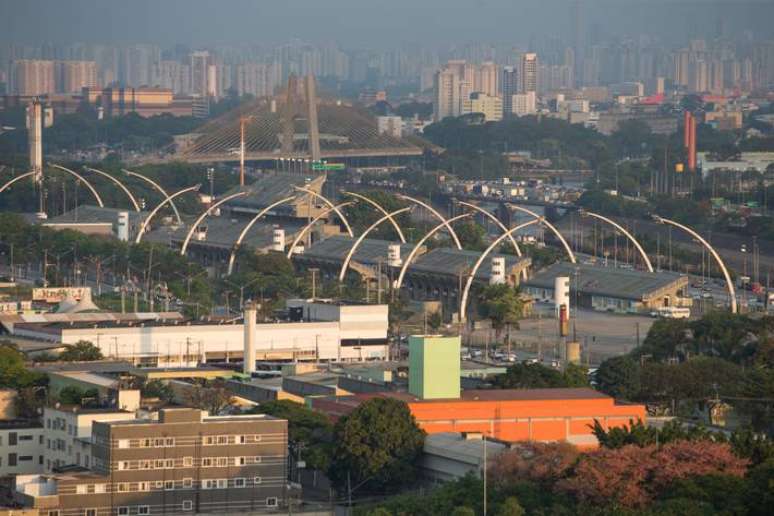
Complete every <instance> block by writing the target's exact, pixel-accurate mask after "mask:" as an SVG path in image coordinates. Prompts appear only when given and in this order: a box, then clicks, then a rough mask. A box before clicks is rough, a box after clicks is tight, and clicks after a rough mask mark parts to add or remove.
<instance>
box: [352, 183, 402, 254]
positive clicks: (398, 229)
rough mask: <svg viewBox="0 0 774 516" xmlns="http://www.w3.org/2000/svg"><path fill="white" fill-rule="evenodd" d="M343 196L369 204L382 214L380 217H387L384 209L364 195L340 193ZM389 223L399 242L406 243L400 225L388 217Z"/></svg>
mask: <svg viewBox="0 0 774 516" xmlns="http://www.w3.org/2000/svg"><path fill="white" fill-rule="evenodd" d="M341 193H343V194H344V195H350V196H352V197H354V198H355V199H360V200H361V201H365V202H366V203H368V204H370V205H371V206H373V207H374V208H376V209H377V210H378V211H380V212H381V213H382V215H387V210H385V209H384V207H383V206H382V205H381V204H379V203H378V202H376V201H374V200H373V199H369V198H368V197H366V196H365V195H362V194H359V193H355V192H341ZM389 220H390V222H391V223H392V227H394V228H395V231H396V232H397V233H398V238H400V241H401V242H402V243H404V244H405V243H406V237H405V236H403V231H402V230H401V229H400V224H398V221H396V220H395V219H394V218H392V217H390V219H389Z"/></svg>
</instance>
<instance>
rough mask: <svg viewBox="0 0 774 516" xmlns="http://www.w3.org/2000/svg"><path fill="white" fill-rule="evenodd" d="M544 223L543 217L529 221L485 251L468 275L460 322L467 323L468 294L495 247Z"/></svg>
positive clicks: (506, 234)
mask: <svg viewBox="0 0 774 516" xmlns="http://www.w3.org/2000/svg"><path fill="white" fill-rule="evenodd" d="M542 221H543V217H539V218H537V219H534V220H530V221H527V222H525V223H523V224H519V225H518V226H516V227H515V228H513V229H509V230H508V232H507V233H504V234H502V235H500V236H499V237H497V239H495V241H494V242H492V244H491V245H490V246H489V247H487V248H486V251H484V252H483V254H482V255H481V256H479V258H478V261H477V262H476V264H475V265H474V266H473V270H471V271H470V274H469V275H468V281H467V282H466V283H465V290H463V291H462V298H461V299H460V313H459V318H460V322H465V310H467V305H468V293H469V292H470V287H471V285H473V280H474V279H475V277H476V274H477V273H478V269H479V268H480V267H481V264H482V263H484V260H485V259H486V257H487V256H489V253H491V252H492V250H494V248H495V247H497V246H498V245H500V242H502V241H503V240H505V239H506V238H507V237H508V235H512V234H513V233H515V232H517V231H518V230H520V229H523V228H525V227H527V226H530V225H532V224H537V223H539V222H542Z"/></svg>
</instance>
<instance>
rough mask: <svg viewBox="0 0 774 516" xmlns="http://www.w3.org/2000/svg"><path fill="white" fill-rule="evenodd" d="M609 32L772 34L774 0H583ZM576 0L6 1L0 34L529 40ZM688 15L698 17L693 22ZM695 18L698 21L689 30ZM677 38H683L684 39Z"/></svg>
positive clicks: (201, 39) (167, 40) (373, 42)
mask: <svg viewBox="0 0 774 516" xmlns="http://www.w3.org/2000/svg"><path fill="white" fill-rule="evenodd" d="M582 1H583V2H584V3H585V4H586V5H587V6H588V7H587V9H586V10H587V13H588V14H587V21H588V22H589V24H592V23H594V24H597V27H598V28H600V29H601V30H603V31H604V32H606V33H628V34H635V33H637V32H655V31H659V32H661V33H662V34H663V35H664V36H665V37H672V36H675V35H678V36H679V35H682V34H684V33H685V31H687V30H693V31H700V30H702V28H703V27H706V28H707V30H708V32H711V31H712V30H714V27H715V24H716V20H717V18H718V16H724V17H726V18H727V19H728V23H727V26H728V28H729V30H730V31H732V32H737V31H739V30H742V29H752V30H754V31H755V32H756V34H757V35H765V36H767V37H771V35H772V31H774V29H772V26H774V23H772V22H771V20H772V19H774V0H582ZM569 5H570V0H0V40H2V41H4V42H10V41H14V42H20V43H28V44H36V43H41V42H43V41H51V42H55V43H62V42H106V43H109V42H116V43H126V42H153V43H159V44H161V45H172V44H174V43H185V44H191V45H210V44H243V43H269V42H284V41H287V40H289V39H292V38H300V39H303V40H309V41H338V42H340V43H342V44H344V45H353V46H354V45H357V46H363V47H382V46H390V47H396V46H400V44H401V43H403V42H423V41H427V42H430V43H453V42H459V43H465V42H470V41H487V42H511V41H512V42H515V43H523V42H526V41H528V40H529V38H530V37H531V36H534V35H537V34H539V33H541V32H549V33H562V32H565V33H566V31H567V30H568V29H569V27H570V23H571V22H570V13H571V11H570V10H569V7H568V6H569ZM689 18H692V20H691V21H690V22H689ZM689 27H690V29H689ZM678 39H679V38H678Z"/></svg>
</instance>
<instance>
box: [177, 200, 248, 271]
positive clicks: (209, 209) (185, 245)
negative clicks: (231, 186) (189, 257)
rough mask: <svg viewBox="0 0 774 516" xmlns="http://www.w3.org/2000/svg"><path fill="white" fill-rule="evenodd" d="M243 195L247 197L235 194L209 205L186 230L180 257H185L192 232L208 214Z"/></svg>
mask: <svg viewBox="0 0 774 516" xmlns="http://www.w3.org/2000/svg"><path fill="white" fill-rule="evenodd" d="M243 195H247V192H237V193H233V194H231V195H227V196H225V197H224V198H223V199H221V200H219V201H218V202H215V203H213V204H211V205H210V207H209V208H207V209H206V210H204V212H202V214H201V215H199V216H198V217H197V218H196V220H195V221H194V223H193V224H191V229H189V230H188V234H186V236H185V240H183V246H182V247H181V248H180V255H181V256H185V252H186V251H187V250H188V242H190V241H191V237H192V236H193V234H194V232H195V231H196V227H197V226H198V225H199V224H201V223H202V221H203V220H204V219H206V218H207V217H208V216H209V215H210V213H212V210H214V209H215V208H217V207H219V206H221V205H222V204H224V203H226V202H228V201H230V200H231V199H236V198H237V197H242V196H243Z"/></svg>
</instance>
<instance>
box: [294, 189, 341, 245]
mask: <svg viewBox="0 0 774 516" xmlns="http://www.w3.org/2000/svg"><path fill="white" fill-rule="evenodd" d="M293 188H294V189H296V190H298V191H299V192H304V193H306V194H309V195H311V196H312V197H315V198H317V199H320V200H321V201H322V202H324V203H325V204H326V205H327V206H328V207H329V208H335V207H336V205H335V204H333V203H332V202H331V201H330V200H329V199H328V198H326V197H325V196H323V195H322V194H318V193H317V192H315V191H314V190H310V189H308V188H302V187H300V186H294V187H293ZM333 211H335V212H336V215H338V216H339V218H340V219H341V221H342V222H343V223H344V226H345V227H346V228H347V233H349V236H351V237H352V238H355V234H354V233H353V232H352V226H350V225H349V221H348V220H347V217H345V216H344V214H343V213H342V212H341V210H339V209H338V208H336V209H335V210H333Z"/></svg>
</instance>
